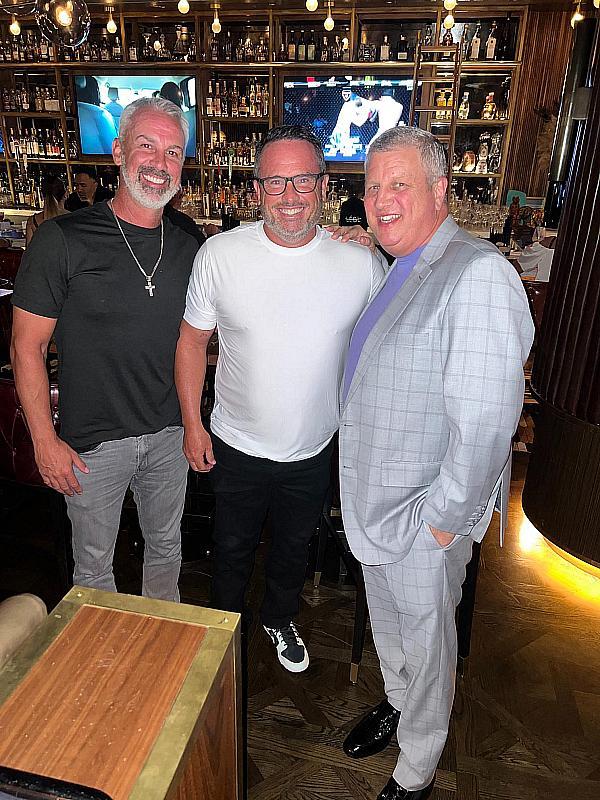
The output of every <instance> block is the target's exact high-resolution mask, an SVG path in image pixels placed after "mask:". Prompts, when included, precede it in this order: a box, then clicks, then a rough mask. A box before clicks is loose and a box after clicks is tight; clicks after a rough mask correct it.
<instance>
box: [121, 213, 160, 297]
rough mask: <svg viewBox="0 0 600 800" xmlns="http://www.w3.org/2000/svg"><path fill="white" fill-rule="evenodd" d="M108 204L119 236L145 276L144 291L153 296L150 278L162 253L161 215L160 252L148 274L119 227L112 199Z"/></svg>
mask: <svg viewBox="0 0 600 800" xmlns="http://www.w3.org/2000/svg"><path fill="white" fill-rule="evenodd" d="M108 206H109V207H110V210H111V211H112V215H113V217H114V218H115V222H116V223H117V227H118V229H119V230H120V231H121V236H122V237H123V241H124V242H125V244H126V245H127V248H128V250H129V252H130V253H131V257H132V258H133V260H134V261H135V263H136V264H137V267H138V269H139V271H140V272H141V273H142V275H143V276H144V278H146V285H145V286H144V289H146V291H147V292H148V294H149V295H150V297H154V290H155V289H156V286H154V284H153V283H152V278H153V277H154V273H155V272H156V270H157V269H158V265H159V264H160V260H161V258H162V254H163V244H164V226H163V220H162V217H161V219H160V253H159V254H158V260H157V262H156V264H155V265H154V269H153V270H152V272H151V273H150V274H149V275H148V273H147V272H146V270H145V269H144V268H143V267H142V265H141V264H140V261H139V259H138V257H137V256H136V254H135V253H134V252H133V250H132V249H131V245H130V244H129V242H128V241H127V237H126V236H125V233H124V231H123V228H122V227H121V223H120V222H119V218H118V217H117V215H116V214H115V210H114V208H113V204H112V200H111V201H110V202H109V203H108Z"/></svg>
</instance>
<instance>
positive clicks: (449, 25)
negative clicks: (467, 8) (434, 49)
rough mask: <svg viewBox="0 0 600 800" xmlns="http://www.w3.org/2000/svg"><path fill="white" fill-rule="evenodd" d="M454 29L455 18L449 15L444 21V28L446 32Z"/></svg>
mask: <svg viewBox="0 0 600 800" xmlns="http://www.w3.org/2000/svg"><path fill="white" fill-rule="evenodd" d="M453 27H454V17H453V16H452V14H448V16H447V17H445V19H444V28H446V30H447V31H449V30H450V29H451V28H453Z"/></svg>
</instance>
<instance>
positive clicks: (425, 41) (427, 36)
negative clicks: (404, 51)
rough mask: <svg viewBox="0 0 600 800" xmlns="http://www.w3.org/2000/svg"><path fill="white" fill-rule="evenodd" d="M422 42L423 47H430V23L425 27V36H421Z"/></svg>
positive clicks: (431, 34)
mask: <svg viewBox="0 0 600 800" xmlns="http://www.w3.org/2000/svg"><path fill="white" fill-rule="evenodd" d="M423 44H424V45H425V47H431V45H432V44H433V28H432V27H431V23H429V24H428V25H427V27H426V28H425V36H424V37H423Z"/></svg>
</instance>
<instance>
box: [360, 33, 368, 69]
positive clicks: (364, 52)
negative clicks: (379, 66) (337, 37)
mask: <svg viewBox="0 0 600 800" xmlns="http://www.w3.org/2000/svg"><path fill="white" fill-rule="evenodd" d="M370 54H371V47H370V45H369V43H368V42H367V32H366V31H361V32H360V44H359V46H358V60H359V61H362V62H366V61H370V58H369V56H370Z"/></svg>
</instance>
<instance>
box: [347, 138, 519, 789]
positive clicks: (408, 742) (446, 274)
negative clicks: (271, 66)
mask: <svg viewBox="0 0 600 800" xmlns="http://www.w3.org/2000/svg"><path fill="white" fill-rule="evenodd" d="M446 175H447V167H446V158H445V154H444V151H443V148H442V147H441V145H440V144H439V143H438V142H437V141H436V140H435V139H434V137H433V136H432V135H431V134H429V133H428V132H426V131H422V130H419V129H416V128H405V127H400V128H393V129H391V130H389V131H386V132H385V133H383V134H382V135H381V136H380V137H378V138H377V139H376V140H375V141H374V142H373V144H372V145H371V148H370V150H369V154H368V157H367V164H366V182H365V207H366V211H367V217H368V220H369V225H370V226H371V229H372V230H373V231H374V233H375V236H376V237H377V239H378V241H379V242H380V244H381V245H382V247H383V248H384V249H385V250H386V251H387V252H389V253H391V254H392V255H393V256H395V257H396V261H395V262H394V265H393V266H392V268H391V270H390V272H389V273H388V275H387V278H386V280H385V282H384V283H383V285H382V287H380V289H379V291H378V294H377V295H376V296H375V297H374V298H373V300H372V301H371V302H370V304H369V306H368V307H367V309H366V310H365V311H364V312H363V315H362V316H361V318H360V320H359V321H358V323H357V325H356V328H355V330H354V333H353V335H352V341H351V344H350V350H349V354H348V362H347V365H346V372H345V376H344V389H343V399H342V421H341V428H340V474H341V490H342V512H343V517H344V527H345V531H346V534H347V537H348V542H349V544H350V547H351V549H352V552H353V553H354V555H355V556H356V558H357V559H358V560H359V561H360V562H361V563H362V564H363V571H364V576H365V586H366V590H367V598H368V603H369V613H370V618H371V627H372V631H373V637H374V640H375V645H376V648H377V653H378V656H379V660H380V664H381V670H382V673H383V678H384V683H385V693H386V699H385V700H384V701H383V702H382V703H380V705H379V706H377V707H376V708H375V709H373V710H372V711H371V712H370V713H369V714H368V715H367V716H366V717H365V719H364V720H362V721H361V722H360V723H359V724H358V725H357V726H356V728H354V730H353V731H352V732H351V733H350V734H349V736H348V737H347V739H346V741H345V743H344V750H345V751H346V753H347V754H348V755H350V756H352V757H354V758H360V757H362V756H365V755H371V754H373V753H375V752H379V751H380V750H381V749H383V748H384V747H385V746H386V745H387V744H388V743H389V742H390V741H391V738H392V737H393V734H394V733H395V732H397V736H398V742H399V744H400V755H399V757H398V763H397V766H396V769H395V770H394V772H393V775H392V777H391V778H390V780H389V782H388V784H387V785H386V786H385V788H384V789H383V791H382V792H381V793H380V794H379V797H378V800H401V799H402V800H425V798H426V797H428V796H429V795H430V794H431V792H432V791H433V785H434V781H435V769H436V766H437V763H438V760H439V758H440V755H441V752H442V749H443V747H444V743H445V741H446V737H447V733H448V724H449V718H450V711H451V708H452V702H453V698H454V676H455V670H456V626H455V621H454V616H455V609H456V606H457V604H458V602H459V600H460V595H461V585H462V582H463V580H464V577H465V567H466V564H467V563H468V561H469V559H470V557H471V549H472V544H473V542H474V541H480V540H481V539H482V538H483V536H484V533H485V531H486V528H487V527H488V524H489V521H490V518H491V516H492V512H493V508H494V501H495V499H496V496H497V494H498V489H499V486H500V481H501V475H502V472H503V468H504V467H505V465H506V463H507V461H508V459H509V456H510V452H511V438H512V435H513V433H514V431H515V428H516V426H517V423H518V420H519V414H520V411H521V407H522V403H523V363H524V361H525V359H526V357H527V355H528V353H529V349H530V346H531V343H532V339H533V325H532V321H531V317H530V314H529V310H528V305H527V300H526V296H525V292H524V291H523V287H522V286H521V282H520V279H519V276H518V275H517V273H516V271H515V270H514V268H513V267H512V266H511V265H510V264H509V263H508V262H507V261H506V260H505V259H504V258H503V257H502V256H501V255H500V253H499V252H498V251H497V250H496V248H495V247H494V246H493V245H492V244H490V243H489V242H486V241H482V240H480V239H477V238H475V237H474V236H472V235H471V234H469V233H466V232H465V231H464V230H461V229H460V228H458V226H457V225H456V224H455V223H454V222H453V220H452V219H451V218H450V217H449V216H448V208H447V205H446V189H447V178H446Z"/></svg>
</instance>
